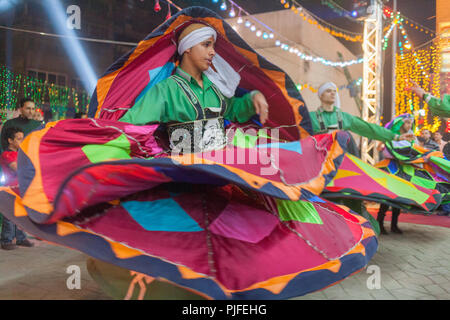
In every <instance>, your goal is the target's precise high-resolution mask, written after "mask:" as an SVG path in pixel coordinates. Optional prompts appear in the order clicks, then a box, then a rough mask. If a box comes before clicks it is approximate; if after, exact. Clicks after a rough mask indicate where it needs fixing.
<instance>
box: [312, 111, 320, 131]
mask: <svg viewBox="0 0 450 320" xmlns="http://www.w3.org/2000/svg"><path fill="white" fill-rule="evenodd" d="M309 117H310V118H311V124H312V129H313V132H314V134H318V133H319V132H320V128H319V121H318V120H317V116H316V112H314V111H311V112H310V113H309Z"/></svg>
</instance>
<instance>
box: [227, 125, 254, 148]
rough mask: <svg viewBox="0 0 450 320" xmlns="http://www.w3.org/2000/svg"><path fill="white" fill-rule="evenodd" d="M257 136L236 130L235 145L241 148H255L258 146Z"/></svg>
mask: <svg viewBox="0 0 450 320" xmlns="http://www.w3.org/2000/svg"><path fill="white" fill-rule="evenodd" d="M257 140H258V137H257V136H252V135H249V134H245V133H243V132H242V131H241V130H239V129H238V130H236V131H235V134H234V137H233V145H235V146H236V147H239V148H254V147H255V146H256V141H257Z"/></svg>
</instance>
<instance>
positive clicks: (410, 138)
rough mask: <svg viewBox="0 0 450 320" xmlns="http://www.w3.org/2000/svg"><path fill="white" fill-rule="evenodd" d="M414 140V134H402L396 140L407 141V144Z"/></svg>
mask: <svg viewBox="0 0 450 320" xmlns="http://www.w3.org/2000/svg"><path fill="white" fill-rule="evenodd" d="M414 139H415V136H414V133H404V134H402V135H401V136H400V137H399V138H398V140H408V141H409V142H411V141H413V140H414Z"/></svg>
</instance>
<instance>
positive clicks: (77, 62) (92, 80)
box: [43, 0, 97, 94]
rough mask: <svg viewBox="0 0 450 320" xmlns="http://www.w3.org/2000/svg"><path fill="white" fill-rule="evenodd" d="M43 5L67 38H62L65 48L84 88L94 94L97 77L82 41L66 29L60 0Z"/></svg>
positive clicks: (51, 0) (64, 12) (52, 20)
mask: <svg viewBox="0 0 450 320" xmlns="http://www.w3.org/2000/svg"><path fill="white" fill-rule="evenodd" d="M43 5H44V6H45V9H46V10H47V13H48V16H49V18H50V20H51V22H52V24H53V26H54V27H55V29H56V30H58V31H60V33H61V34H63V35H64V36H66V37H67V38H61V41H62V43H63V45H64V48H65V49H66V52H67V54H68V56H69V57H70V59H71V61H72V64H73V66H74V69H75V70H76V72H77V73H78V76H79V77H80V79H81V81H82V82H83V86H84V88H85V89H86V91H87V92H88V93H89V94H92V93H93V91H94V89H95V86H96V84H97V76H96V75H95V73H94V70H93V68H92V65H91V62H90V61H89V59H88V57H87V55H86V53H85V52H84V50H83V47H82V46H81V43H80V41H79V40H78V39H76V34H75V32H74V31H73V30H71V29H68V28H67V27H66V20H67V16H66V10H64V8H63V6H62V4H61V2H60V1H59V0H47V1H45V2H44V3H43Z"/></svg>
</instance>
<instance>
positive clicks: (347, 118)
mask: <svg viewBox="0 0 450 320" xmlns="http://www.w3.org/2000/svg"><path fill="white" fill-rule="evenodd" d="M342 117H343V122H344V130H348V131H351V132H354V133H356V134H358V135H360V136H363V137H366V138H369V139H373V140H379V141H383V142H387V141H392V140H394V139H395V136H396V134H395V133H393V132H392V131H390V130H388V129H386V128H383V127H381V126H379V125H376V124H374V123H369V122H366V121H364V120H362V119H360V118H358V117H355V116H352V115H351V114H348V113H346V112H342Z"/></svg>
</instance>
